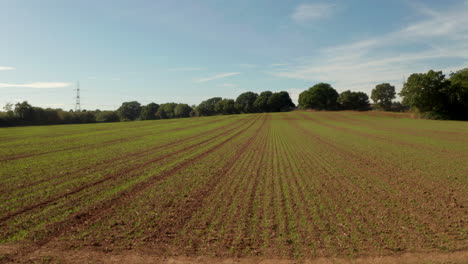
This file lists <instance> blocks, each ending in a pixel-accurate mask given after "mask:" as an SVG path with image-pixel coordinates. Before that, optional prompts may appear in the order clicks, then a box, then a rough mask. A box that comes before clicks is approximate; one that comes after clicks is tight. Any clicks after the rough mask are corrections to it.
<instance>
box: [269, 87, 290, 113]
mask: <svg viewBox="0 0 468 264" xmlns="http://www.w3.org/2000/svg"><path fill="white" fill-rule="evenodd" d="M267 105H268V109H270V111H272V112H284V111H289V110H291V109H292V108H294V107H295V105H294V103H293V102H292V100H291V97H289V93H288V92H285V91H281V92H278V93H273V94H272V95H271V96H270V97H269V98H268V104H267Z"/></svg>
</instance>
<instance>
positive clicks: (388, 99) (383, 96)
mask: <svg viewBox="0 0 468 264" xmlns="http://www.w3.org/2000/svg"><path fill="white" fill-rule="evenodd" d="M395 95H396V93H395V86H392V85H390V84H389V83H381V84H379V85H377V86H375V88H374V89H373V90H372V93H371V98H372V100H373V101H374V103H375V104H376V105H377V106H378V107H379V108H380V109H382V110H385V111H390V109H391V107H392V100H393V99H395Z"/></svg>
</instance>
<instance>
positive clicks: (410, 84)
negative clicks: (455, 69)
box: [400, 70, 450, 113]
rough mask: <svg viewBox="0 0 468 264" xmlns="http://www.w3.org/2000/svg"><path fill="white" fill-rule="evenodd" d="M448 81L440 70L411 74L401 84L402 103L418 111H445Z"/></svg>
mask: <svg viewBox="0 0 468 264" xmlns="http://www.w3.org/2000/svg"><path fill="white" fill-rule="evenodd" d="M449 86H450V82H449V81H448V80H446V79H445V75H444V74H443V73H442V72H441V71H438V72H436V71H433V70H430V71H428V72H427V73H414V74H412V75H411V76H410V77H409V78H408V80H407V81H406V83H405V84H404V86H403V89H402V90H401V92H400V96H401V97H403V103H404V104H408V105H410V106H411V108H413V109H415V110H417V111H419V112H422V113H424V112H431V111H434V112H439V113H443V112H445V102H444V101H446V99H447V98H446V95H445V91H444V90H446V89H447V88H448V87H449Z"/></svg>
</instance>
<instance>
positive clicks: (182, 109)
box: [174, 104, 192, 118]
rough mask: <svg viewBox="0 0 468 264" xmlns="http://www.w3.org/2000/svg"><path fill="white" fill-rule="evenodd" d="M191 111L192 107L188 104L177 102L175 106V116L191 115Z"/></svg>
mask: <svg viewBox="0 0 468 264" xmlns="http://www.w3.org/2000/svg"><path fill="white" fill-rule="evenodd" d="M190 112H192V107H190V106H189V105H188V104H177V106H176V107H175V108H174V115H175V117H178V118H180V117H190Z"/></svg>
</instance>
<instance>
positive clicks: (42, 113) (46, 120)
mask: <svg viewBox="0 0 468 264" xmlns="http://www.w3.org/2000/svg"><path fill="white" fill-rule="evenodd" d="M58 113H59V110H57V109H51V108H46V109H43V108H40V107H34V124H36V125H52V124H60V123H61V120H60V116H59V114H58Z"/></svg>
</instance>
